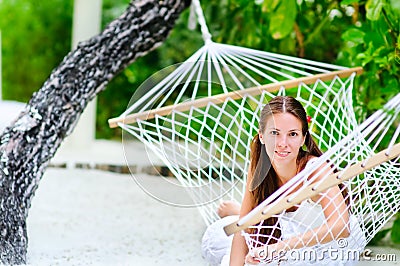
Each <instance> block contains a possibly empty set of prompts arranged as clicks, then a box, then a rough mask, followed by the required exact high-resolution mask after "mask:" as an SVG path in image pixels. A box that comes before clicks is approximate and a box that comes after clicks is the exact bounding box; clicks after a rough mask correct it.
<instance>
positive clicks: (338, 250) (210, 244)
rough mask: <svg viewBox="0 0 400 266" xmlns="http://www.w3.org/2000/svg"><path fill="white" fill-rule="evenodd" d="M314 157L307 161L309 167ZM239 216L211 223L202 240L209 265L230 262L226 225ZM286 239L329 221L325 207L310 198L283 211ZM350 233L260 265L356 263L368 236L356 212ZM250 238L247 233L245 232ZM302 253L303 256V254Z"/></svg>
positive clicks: (281, 222) (282, 220)
mask: <svg viewBox="0 0 400 266" xmlns="http://www.w3.org/2000/svg"><path fill="white" fill-rule="evenodd" d="M312 161H314V160H313V159H312V160H310V161H309V162H308V163H307V166H309V165H310V164H311V163H312ZM237 218H238V216H228V217H225V218H223V219H221V220H218V221H216V222H215V223H214V224H211V225H210V226H209V227H208V228H207V230H206V232H205V234H204V236H203V239H202V255H203V258H205V259H206V260H207V262H208V263H210V265H222V266H225V265H226V266H228V265H229V257H230V249H231V243H232V236H231V237H227V236H226V235H225V232H224V230H223V227H224V226H226V225H228V224H230V223H232V222H234V221H236V220H237ZM278 222H279V226H280V229H281V237H282V239H283V240H285V239H289V238H291V237H293V236H296V235H297V236H298V235H300V234H301V233H304V232H306V231H308V230H310V229H311V228H316V227H318V226H321V225H322V224H323V223H326V219H325V215H324V213H323V210H322V206H321V205H320V204H318V203H315V202H313V201H311V200H310V199H308V200H305V201H303V202H302V203H301V204H300V205H299V206H298V208H297V210H295V211H293V212H286V211H284V212H283V213H282V214H281V215H280V216H279V220H278ZM349 223H350V235H349V237H347V238H344V239H340V240H338V241H336V240H333V241H331V242H328V243H325V244H318V245H314V246H311V247H304V248H300V249H293V250H291V251H290V253H288V254H286V256H285V260H283V261H280V262H279V263H268V264H265V263H260V264H258V265H298V266H299V265H317V264H322V265H335V266H336V265H346V266H348V265H354V264H356V263H358V257H357V256H359V255H360V253H361V252H363V250H364V248H365V246H366V240H365V235H364V233H363V232H362V230H361V227H360V225H359V222H358V220H357V218H356V217H355V216H354V215H350V218H349ZM244 236H245V237H247V236H246V235H244ZM302 256H303V257H302ZM305 256H307V257H305Z"/></svg>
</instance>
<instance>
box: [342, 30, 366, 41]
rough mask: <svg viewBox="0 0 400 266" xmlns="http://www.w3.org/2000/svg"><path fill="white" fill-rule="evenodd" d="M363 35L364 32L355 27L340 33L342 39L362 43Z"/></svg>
mask: <svg viewBox="0 0 400 266" xmlns="http://www.w3.org/2000/svg"><path fill="white" fill-rule="evenodd" d="M364 36H365V32H363V31H361V30H359V29H356V28H352V29H348V30H347V31H345V32H344V33H343V34H342V39H343V40H345V41H350V42H353V43H355V44H362V43H364Z"/></svg>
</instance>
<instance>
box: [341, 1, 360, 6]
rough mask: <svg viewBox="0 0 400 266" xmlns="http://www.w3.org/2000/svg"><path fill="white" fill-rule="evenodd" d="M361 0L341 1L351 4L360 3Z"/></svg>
mask: <svg viewBox="0 0 400 266" xmlns="http://www.w3.org/2000/svg"><path fill="white" fill-rule="evenodd" d="M358 2H360V0H343V1H342V2H340V4H341V5H351V4H354V3H358Z"/></svg>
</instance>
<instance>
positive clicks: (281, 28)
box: [269, 0, 297, 39]
mask: <svg viewBox="0 0 400 266" xmlns="http://www.w3.org/2000/svg"><path fill="white" fill-rule="evenodd" d="M296 15H297V4H296V1H295V0H285V1H282V2H281V3H280V4H279V6H278V8H277V9H276V10H275V12H274V13H273V14H271V16H270V24H269V32H270V34H271V35H272V38H274V39H282V38H285V37H286V36H287V35H288V34H289V33H291V32H292V30H293V25H294V22H295V20H296Z"/></svg>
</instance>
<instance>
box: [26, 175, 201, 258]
mask: <svg viewBox="0 0 400 266" xmlns="http://www.w3.org/2000/svg"><path fill="white" fill-rule="evenodd" d="M142 177H143V178H145V176H143V175H142ZM146 178H148V180H149V182H154V181H157V180H159V179H160V177H155V176H147V177H146ZM141 180H145V179H141ZM166 193H174V191H172V190H171V189H169V191H167V192H166ZM175 196H176V197H186V195H182V193H181V195H179V194H177V195H175ZM204 230H205V224H204V222H203V220H202V218H201V216H200V214H199V212H198V211H197V210H196V209H195V208H179V207H173V206H170V205H166V204H164V203H161V202H159V201H157V200H155V199H154V198H152V197H151V196H149V195H147V194H146V193H144V192H143V191H142V190H141V189H140V188H139V186H138V185H137V184H136V183H135V182H134V181H133V179H132V178H131V177H130V175H121V174H111V173H107V172H102V171H95V170H59V169H48V170H47V172H46V174H45V175H44V176H43V179H42V181H41V183H40V186H39V189H38V190H37V193H36V195H35V197H34V199H33V202H32V207H31V210H30V213H29V217H28V235H29V244H28V245H29V246H28V263H29V264H31V265H205V264H206V263H205V262H204V260H203V259H202V258H201V255H200V240H201V236H202V233H203V232H204Z"/></svg>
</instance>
